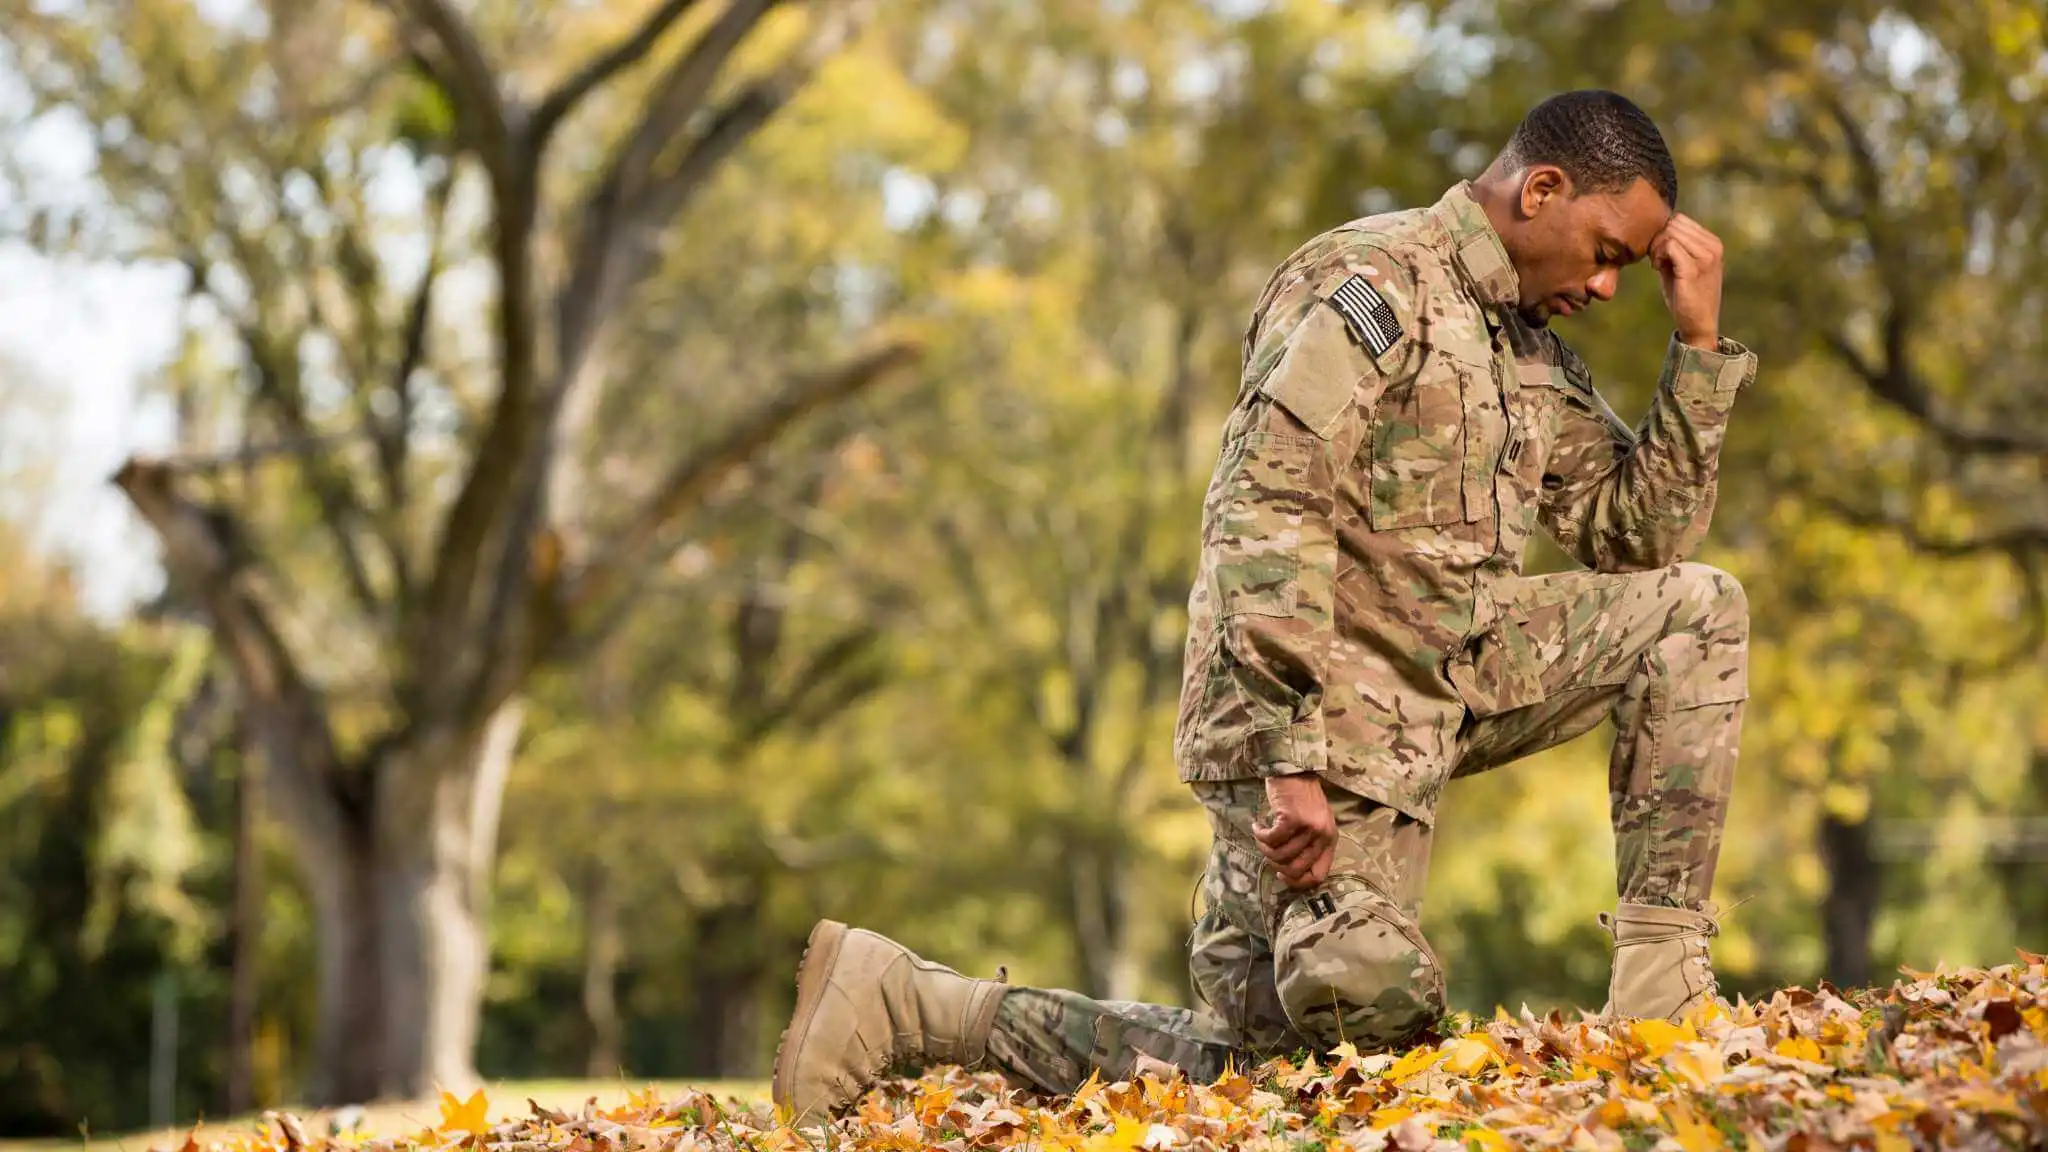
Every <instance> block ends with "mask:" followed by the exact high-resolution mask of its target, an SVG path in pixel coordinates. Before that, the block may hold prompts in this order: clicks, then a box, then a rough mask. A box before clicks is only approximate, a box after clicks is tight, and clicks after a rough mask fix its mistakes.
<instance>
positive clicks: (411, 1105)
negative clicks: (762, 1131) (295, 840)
mask: <svg viewBox="0 0 2048 1152" xmlns="http://www.w3.org/2000/svg"><path fill="white" fill-rule="evenodd" d="M649 1087H652V1088H655V1089H657V1090H658V1091H659V1092H660V1093H661V1094H662V1095H663V1096H671V1095H676V1094H679V1093H681V1092H683V1091H685V1090H686V1089H689V1088H700V1089H702V1090H704V1091H706V1092H709V1093H711V1094H712V1095H715V1096H718V1097H720V1098H723V1097H726V1096H737V1097H739V1098H741V1099H742V1100H747V1101H750V1102H751V1101H757V1100H758V1101H765V1100H767V1098H768V1084H767V1082H766V1081H764V1080H712V1081H702V1082H698V1083H693V1084H692V1083H685V1082H683V1081H679V1080H627V1079H611V1080H499V1081H486V1082H485V1083H484V1085H483V1089H484V1096H485V1098H486V1099H487V1100H489V1102H490V1116H491V1118H492V1119H493V1120H497V1119H500V1118H509V1117H513V1116H523V1115H526V1114H527V1112H528V1111H529V1109H528V1107H527V1103H526V1102H527V1100H528V1099H529V1098H530V1099H532V1100H533V1101H535V1102H536V1103H539V1104H541V1105H542V1106H544V1107H548V1108H555V1109H559V1110H561V1111H564V1112H569V1113H572V1114H573V1113H575V1112H577V1111H579V1110H580V1109H581V1108H582V1107H583V1102H584V1101H586V1100H588V1099H590V1098H591V1097H592V1096H595V1097H597V1104H598V1107H600V1108H606V1107H612V1106H615V1105H619V1104H623V1103H625V1101H626V1097H627V1096H628V1095H630V1094H631V1093H633V1092H636V1091H639V1090H641V1089H644V1088H649ZM275 1111H279V1112H290V1113H291V1114H293V1115H294V1116H297V1117H298V1118H299V1119H300V1120H301V1121H303V1122H304V1123H305V1125H306V1131H307V1135H309V1136H310V1135H312V1134H313V1133H315V1132H322V1133H324V1132H326V1131H327V1124H328V1118H329V1116H331V1115H332V1110H330V1109H315V1108H298V1107H293V1106H291V1105H288V1104H287V1105H280V1106H278V1107H277V1108H276V1109H275ZM440 1119H441V1099H440V1097H439V1096H430V1097H426V1098H423V1099H419V1100H394V1101H386V1102H384V1103H381V1104H372V1105H368V1106H366V1107H365V1108H364V1109H363V1122H362V1128H361V1130H362V1131H363V1132H364V1133H365V1134H366V1135H368V1136H371V1137H381V1136H402V1135H410V1134H412V1133H415V1132H418V1131H419V1130H420V1129H422V1128H431V1127H433V1126H434V1125H435V1124H437V1123H439V1122H440ZM200 1120H201V1123H200V1124H199V1132H198V1139H199V1142H200V1143H201V1144H206V1143H208V1142H209V1141H211V1140H215V1139H219V1138H220V1137H222V1136H225V1135H227V1134H229V1133H232V1132H236V1131H242V1130H246V1129H249V1128H252V1127H258V1126H261V1125H262V1124H263V1123H264V1121H263V1116H262V1113H261V1112H260V1111H259V1112H257V1113H256V1114H253V1115H249V1116H230V1117H226V1118H223V1119H218V1120H215V1119H211V1118H206V1117H201V1118H200ZM192 1127H193V1126H192V1125H191V1124H189V1123H187V1124H182V1125H179V1126H176V1127H173V1128H166V1129H156V1130H144V1131H137V1132H122V1133H99V1132H90V1133H81V1134H80V1135H78V1136H76V1137H71V1138H68V1139H36V1140H4V1139H0V1152H147V1150H148V1149H150V1148H158V1149H164V1150H167V1152H170V1150H175V1149H176V1148H177V1147H178V1146H179V1145H180V1144H182V1143H184V1140H185V1135H186V1133H188V1132H190V1131H192Z"/></svg>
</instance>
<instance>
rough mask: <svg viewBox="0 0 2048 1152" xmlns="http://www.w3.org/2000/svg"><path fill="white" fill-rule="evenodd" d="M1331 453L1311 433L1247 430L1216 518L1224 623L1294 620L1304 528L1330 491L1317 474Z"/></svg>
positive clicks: (1219, 593) (1218, 587)
mask: <svg viewBox="0 0 2048 1152" xmlns="http://www.w3.org/2000/svg"><path fill="white" fill-rule="evenodd" d="M1324 450H1325V445H1324V444H1323V442H1322V441H1320V440H1317V439H1314V438H1313V437H1308V436H1291V435H1285V434H1282V433H1274V432H1251V433H1247V434H1246V435H1245V436H1244V437H1243V438H1242V439H1241V440H1240V441H1239V443H1238V445H1237V448H1236V452H1235V456H1236V460H1235V463H1234V465H1233V467H1232V469H1231V472H1230V482H1229V486H1228V488H1227V490H1226V491H1224V492H1223V493H1222V498H1221V507H1220V508H1219V509H1218V513H1217V517H1216V540H1215V549H1216V558H1217V559H1216V566H1215V574H1216V602H1217V612H1218V615H1219V616H1220V617H1222V618H1225V619H1228V618H1229V617H1232V616H1240V615H1254V616H1288V615H1292V614H1293V612H1294V608H1295V601H1296V598H1297V596H1298V595H1299V583H1300V576H1301V549H1302V534H1303V530H1304V527H1305V526H1306V525H1307V524H1308V522H1309V521H1310V520H1311V519H1316V518H1319V517H1320V513H1319V511H1318V509H1319V508H1320V507H1321V506H1322V505H1325V504H1327V502H1328V500H1329V497H1328V495H1327V494H1320V493H1319V492H1318V485H1317V484H1316V482H1315V475H1316V472H1317V469H1318V467H1319V458H1320V456H1321V455H1322V453H1323V452H1324Z"/></svg>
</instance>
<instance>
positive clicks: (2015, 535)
mask: <svg viewBox="0 0 2048 1152" xmlns="http://www.w3.org/2000/svg"><path fill="white" fill-rule="evenodd" d="M1814 499H1815V502H1816V503H1817V504H1818V506H1819V507H1820V508H1821V509H1822V510H1824V511H1826V512H1828V513H1829V514H1831V515H1833V516H1834V517H1835V518H1837V519H1839V520H1841V521H1842V522H1844V523H1847V524H1853V525H1855V526H1856V527H1859V528H1878V529H1884V530H1888V531H1891V532H1895V533H1897V534H1898V535H1899V536H1900V537H1901V538H1903V539H1904V540H1905V541H1906V543H1908V544H1910V545H1912V546H1913V548H1914V549H1915V550H1916V551H1920V552H1925V553H1927V554H1928V555H1930V556H1940V557H1947V558H1952V559H1953V558H1960V557H1965V556H1986V555H1991V554H1994V553H2004V554H2007V555H2011V556H2015V557H2017V556H2020V555H2022V554H2025V553H2029V552H2042V551H2048V522H2040V523H2032V524H2016V525H2012V526H2009V527H2006V528H2001V529H1997V530H1994V531H1989V532H1985V533H1982V534H1980V535H1976V536H1962V537H1937V536H1933V535H1930V534H1929V533H1928V532H1926V531H1925V530H1924V529H1922V528H1921V527H1920V526H1919V525H1918V524H1915V523H1914V522H1913V521H1912V520H1911V519H1910V518H1908V517H1904V516H1894V515H1891V514H1889V513H1885V512H1878V511H1875V510H1873V509H1869V508H1861V507H1857V506H1856V505H1854V504H1852V503H1850V502H1849V501H1846V500H1842V499H1840V498H1838V497H1834V496H1828V495H1820V496H1816V497H1815V498H1814Z"/></svg>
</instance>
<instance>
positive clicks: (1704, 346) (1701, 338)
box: [1678, 328, 1721, 352]
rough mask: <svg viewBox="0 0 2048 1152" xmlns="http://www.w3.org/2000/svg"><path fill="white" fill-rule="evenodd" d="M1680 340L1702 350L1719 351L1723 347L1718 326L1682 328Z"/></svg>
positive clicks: (1681, 342)
mask: <svg viewBox="0 0 2048 1152" xmlns="http://www.w3.org/2000/svg"><path fill="white" fill-rule="evenodd" d="M1678 342H1679V343H1680V344H1684V345H1687V346H1688V347H1692V348H1697V349H1699V350H1700V351H1702V352H1717V351H1719V350H1720V348H1721V333H1720V331H1719V330H1718V329H1716V328H1695V329H1686V328H1680V329H1679V330H1678Z"/></svg>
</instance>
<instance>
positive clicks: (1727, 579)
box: [1671, 560, 1749, 634]
mask: <svg viewBox="0 0 2048 1152" xmlns="http://www.w3.org/2000/svg"><path fill="white" fill-rule="evenodd" d="M1671 578H1672V579H1674V580H1676V581H1678V585H1679V589H1680V597H1681V599H1683V600H1685V601H1688V602H1690V603H1692V604H1695V605H1697V606H1698V607H1699V609H1700V610H1701V612H1702V614H1703V615H1704V616H1706V617H1707V618H1709V619H1712V620H1714V621H1716V622H1717V623H1719V624H1721V625H1722V626H1723V627H1730V628H1736V629H1739V630H1741V631H1742V632H1744V633H1745V634H1746V633H1747V632H1748V630H1749V594H1748V593H1746V592H1744V591H1743V589H1742V581H1740V580H1737V579H1736V578H1735V577H1734V575H1733V574H1731V573H1729V572H1726V571H1723V570H1722V569H1719V568H1716V567H1714V566H1713V565H1711V564H1701V563H1699V562H1698V561H1694V560H1688V561H1685V562H1684V563H1681V564H1675V565H1673V566H1672V567H1671Z"/></svg>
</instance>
